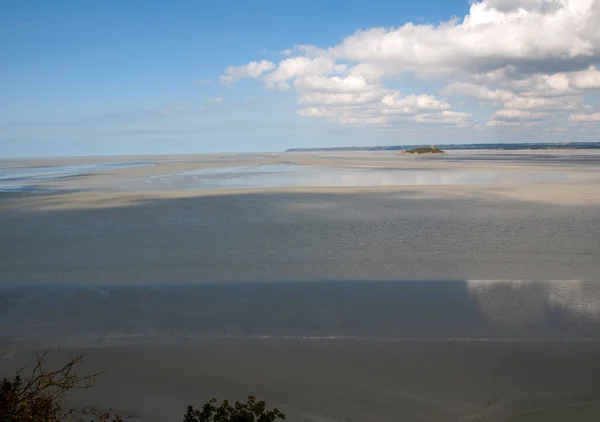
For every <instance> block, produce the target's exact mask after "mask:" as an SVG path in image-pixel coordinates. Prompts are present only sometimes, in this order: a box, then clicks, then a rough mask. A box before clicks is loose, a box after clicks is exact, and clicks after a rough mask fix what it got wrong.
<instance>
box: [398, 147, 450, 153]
mask: <svg viewBox="0 0 600 422" xmlns="http://www.w3.org/2000/svg"><path fill="white" fill-rule="evenodd" d="M443 153H444V151H442V150H441V149H439V148H438V147H436V146H435V145H432V146H430V147H419V148H413V149H409V150H407V151H401V152H399V153H398V155H403V154H443Z"/></svg>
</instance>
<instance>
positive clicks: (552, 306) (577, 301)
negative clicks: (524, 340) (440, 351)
mask: <svg viewBox="0 0 600 422" xmlns="http://www.w3.org/2000/svg"><path fill="white" fill-rule="evenodd" d="M467 289H468V292H469V295H470V296H471V297H472V298H473V299H475V300H476V301H477V303H478V305H479V308H480V309H481V312H482V313H483V314H484V315H485V316H487V317H488V318H490V319H491V320H493V321H496V322H506V323H532V322H540V321H543V320H544V319H546V318H549V317H550V316H551V315H552V314H555V313H557V312H562V313H565V314H568V315H571V316H573V317H579V318H582V319H587V320H589V321H593V322H598V321H600V283H597V282H591V281H582V280H564V281H563V280H556V281H547V282H540V281H524V280H500V281H498V280H496V281H493V280H469V281H468V282H467Z"/></svg>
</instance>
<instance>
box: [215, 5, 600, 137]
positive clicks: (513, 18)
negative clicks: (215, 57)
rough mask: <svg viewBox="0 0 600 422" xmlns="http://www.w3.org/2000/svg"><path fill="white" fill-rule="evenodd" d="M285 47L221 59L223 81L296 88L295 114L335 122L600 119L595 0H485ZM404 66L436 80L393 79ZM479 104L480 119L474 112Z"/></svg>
mask: <svg viewBox="0 0 600 422" xmlns="http://www.w3.org/2000/svg"><path fill="white" fill-rule="evenodd" d="M286 56H287V57H286V58H285V59H283V60H281V61H279V63H273V62H271V61H267V60H260V61H253V62H250V63H247V64H246V65H242V66H239V67H233V66H231V67H228V68H227V69H225V72H224V74H223V75H221V82H223V83H225V84H228V85H232V84H234V83H236V82H237V81H239V80H240V79H242V78H251V79H256V80H258V81H260V82H262V83H263V84H264V85H265V87H266V88H268V89H271V90H278V91H288V90H293V91H294V92H295V93H296V95H297V103H298V105H299V108H298V111H297V113H298V114H299V115H300V116H304V117H306V118H313V119H325V120H329V121H334V122H337V123H339V124H351V125H375V126H394V125H399V124H402V123H406V122H413V123H416V124H429V125H449V126H459V127H473V128H478V127H479V123H481V124H482V125H484V127H485V129H486V130H494V128H502V127H510V128H517V129H523V128H531V127H536V126H539V125H542V124H544V123H548V122H551V123H552V124H553V125H556V124H557V122H559V123H561V124H564V126H569V127H573V126H577V125H590V124H592V125H594V124H597V123H599V122H600V112H599V110H597V106H598V104H597V103H595V104H586V99H587V98H588V97H587V96H588V95H595V94H597V93H598V92H600V70H599V63H600V0H483V1H478V2H474V3H473V4H472V5H471V7H470V10H469V13H468V14H467V15H466V16H465V17H464V18H462V19H453V20H450V21H447V22H442V23H439V24H436V25H431V24H414V23H406V24H404V25H402V26H399V27H396V28H372V29H367V30H358V31H356V32H355V33H354V34H353V35H351V36H349V37H347V38H346V39H344V40H343V41H342V42H341V43H340V44H338V45H334V46H329V47H325V48H322V47H317V46H310V45H308V46H307V45H304V46H294V47H293V48H290V49H289V50H286ZM406 75H410V78H409V80H418V81H420V83H419V84H418V86H420V87H423V86H428V84H430V85H431V86H432V87H436V86H437V87H439V86H443V88H441V89H439V88H438V89H433V88H432V89H431V90H429V91H428V92H423V93H413V92H410V93H403V92H401V90H399V89H394V88H392V86H394V85H396V86H397V85H398V83H399V82H402V81H404V80H406V78H405V76H406ZM403 78H404V79H403ZM465 101H466V104H467V106H457V105H459V104H465ZM479 110H487V115H488V117H487V120H486V121H482V122H477V121H476V120H475V119H474V117H473V114H472V113H473V111H479Z"/></svg>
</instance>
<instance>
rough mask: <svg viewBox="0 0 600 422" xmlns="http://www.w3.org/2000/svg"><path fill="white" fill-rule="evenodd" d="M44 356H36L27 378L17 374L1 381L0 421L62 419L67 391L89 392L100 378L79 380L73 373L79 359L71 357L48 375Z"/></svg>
mask: <svg viewBox="0 0 600 422" xmlns="http://www.w3.org/2000/svg"><path fill="white" fill-rule="evenodd" d="M47 354H48V352H45V353H43V354H41V355H38V356H37V363H36V364H35V366H34V367H33V369H32V370H31V374H30V375H29V376H28V377H26V378H23V377H22V376H21V373H22V371H23V370H24V369H25V368H23V369H22V370H20V371H18V372H17V373H16V374H15V375H14V377H13V378H12V379H8V378H6V377H4V378H3V379H2V382H1V383H0V421H2V422H23V421H34V422H38V421H40V422H41V421H44V422H55V421H59V420H61V419H65V418H66V416H67V415H68V414H69V412H64V410H63V408H62V405H61V402H62V399H63V398H64V396H65V395H66V394H67V392H68V391H70V390H73V389H80V388H90V387H92V386H93V385H94V382H95V381H96V378H97V377H98V376H99V375H100V374H91V375H84V376H79V375H77V374H76V373H75V371H74V368H75V366H76V365H78V364H79V363H81V362H82V361H83V357H82V356H81V355H80V356H75V357H72V358H71V359H70V361H69V362H68V363H67V364H66V365H64V366H62V367H61V368H59V369H58V370H55V371H51V370H47V369H46V368H45V359H46V356H47Z"/></svg>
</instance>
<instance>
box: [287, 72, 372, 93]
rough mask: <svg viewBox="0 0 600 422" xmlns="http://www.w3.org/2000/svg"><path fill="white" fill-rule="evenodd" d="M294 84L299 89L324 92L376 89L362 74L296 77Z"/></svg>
mask: <svg viewBox="0 0 600 422" xmlns="http://www.w3.org/2000/svg"><path fill="white" fill-rule="evenodd" d="M294 86H295V87H296V89H298V90H299V91H322V92H365V91H371V90H373V89H374V86H373V85H369V84H368V83H367V81H366V79H365V78H364V77H362V76H353V75H348V76H345V77H340V76H332V77H329V78H328V77H324V76H318V75H309V76H305V77H303V78H298V79H296V82H295V83H294Z"/></svg>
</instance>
